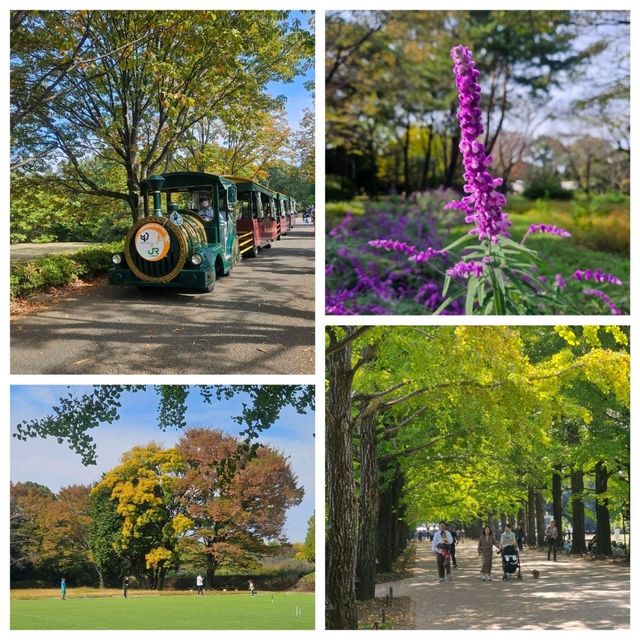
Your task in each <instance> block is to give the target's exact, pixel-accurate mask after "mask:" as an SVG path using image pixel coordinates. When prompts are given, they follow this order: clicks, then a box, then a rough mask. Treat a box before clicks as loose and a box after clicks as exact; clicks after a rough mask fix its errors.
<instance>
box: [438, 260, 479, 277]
mask: <svg viewBox="0 0 640 640" xmlns="http://www.w3.org/2000/svg"><path fill="white" fill-rule="evenodd" d="M483 273H484V265H483V264H482V263H481V262H475V261H474V260H469V262H457V263H456V264H454V265H453V267H451V269H448V270H447V275H448V276H454V277H457V278H468V277H469V276H475V277H476V278H479V277H480V276H481V275H482V274H483Z"/></svg>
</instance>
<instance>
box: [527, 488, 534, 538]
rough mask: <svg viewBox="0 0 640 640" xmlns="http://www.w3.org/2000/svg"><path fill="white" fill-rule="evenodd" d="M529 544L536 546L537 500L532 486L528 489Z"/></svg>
mask: <svg viewBox="0 0 640 640" xmlns="http://www.w3.org/2000/svg"><path fill="white" fill-rule="evenodd" d="M527 546H528V547H535V546H536V501H535V491H534V490H533V489H532V488H531V487H529V489H528V491H527Z"/></svg>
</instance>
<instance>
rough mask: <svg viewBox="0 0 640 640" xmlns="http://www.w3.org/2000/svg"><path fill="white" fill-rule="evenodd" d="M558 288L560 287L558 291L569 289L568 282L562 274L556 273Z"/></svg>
mask: <svg viewBox="0 0 640 640" xmlns="http://www.w3.org/2000/svg"><path fill="white" fill-rule="evenodd" d="M556 287H558V289H566V288H567V282H566V280H565V279H564V278H563V277H562V274H560V273H556Z"/></svg>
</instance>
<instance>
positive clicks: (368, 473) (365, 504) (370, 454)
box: [356, 415, 380, 600]
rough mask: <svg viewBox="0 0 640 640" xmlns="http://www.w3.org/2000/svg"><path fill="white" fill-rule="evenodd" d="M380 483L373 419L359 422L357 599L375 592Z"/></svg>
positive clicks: (374, 422) (369, 597) (372, 416)
mask: <svg viewBox="0 0 640 640" xmlns="http://www.w3.org/2000/svg"><path fill="white" fill-rule="evenodd" d="M379 484H380V481H379V473H378V459H377V455H376V417H375V415H368V416H367V417H366V418H364V419H363V420H362V421H361V423H360V535H359V537H358V560H357V566H356V576H357V579H356V595H357V598H358V600H371V599H372V598H374V597H375V592H376V553H377V550H378V539H377V531H378V512H379V510H380V493H379V491H380V486H379Z"/></svg>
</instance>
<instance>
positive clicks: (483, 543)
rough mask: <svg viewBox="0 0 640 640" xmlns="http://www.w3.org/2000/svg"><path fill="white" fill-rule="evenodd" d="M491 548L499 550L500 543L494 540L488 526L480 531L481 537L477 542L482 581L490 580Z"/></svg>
mask: <svg viewBox="0 0 640 640" xmlns="http://www.w3.org/2000/svg"><path fill="white" fill-rule="evenodd" d="M493 547H495V548H496V549H500V543H499V542H498V541H497V540H496V539H495V538H494V536H493V531H492V529H491V527H490V526H489V525H487V526H486V527H485V528H484V529H483V530H482V535H481V536H480V539H479V540H478V555H479V556H482V567H481V568H480V573H481V574H482V581H483V582H487V581H490V580H491V565H492V564H493Z"/></svg>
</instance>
